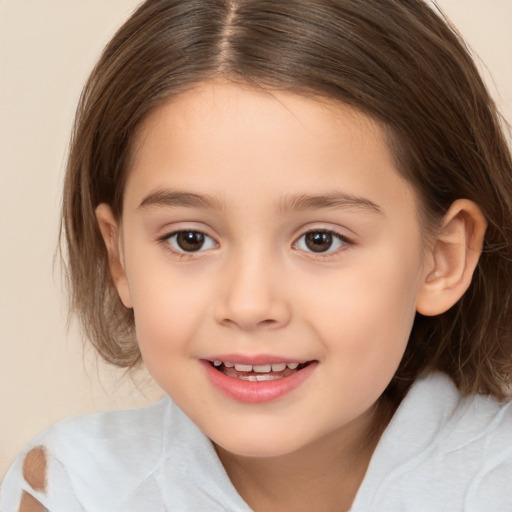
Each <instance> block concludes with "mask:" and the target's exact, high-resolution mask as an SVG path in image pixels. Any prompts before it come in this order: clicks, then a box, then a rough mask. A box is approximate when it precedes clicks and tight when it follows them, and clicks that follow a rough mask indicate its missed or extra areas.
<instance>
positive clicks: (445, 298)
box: [416, 199, 487, 316]
mask: <svg viewBox="0 0 512 512" xmlns="http://www.w3.org/2000/svg"><path fill="white" fill-rule="evenodd" d="M486 229H487V222H486V220H485V217H484V216H483V214H482V212H481V210H480V208H479V207H478V206H477V205H476V204H475V203H474V202H473V201H469V200H468V199H458V200H457V201H455V202H454V203H453V204H452V205H451V206H450V209H449V210H448V212H447V213H446V215H445V217H444V219H443V224H442V227H441V230H440V231H439V233H438V235H437V237H436V239H435V241H434V243H433V245H432V248H431V249H430V250H429V253H428V254H427V258H426V262H427V263H426V268H425V275H424V278H423V282H422V285H421V289H420V291H419V294H418V297H417V302H416V310H417V311H418V313H421V314H422V315H426V316H434V315H440V314H441V313H444V312H445V311H447V310H448V309H450V308H451V307H452V306H453V305H454V304H455V303H456V302H457V301H458V300H459V299H460V298H461V297H462V295H464V292H465V291H466V290H467V289H468V288H469V285H470V284H471V279H472V277H473V272H474V271H475V268H476V265H477V263H478V259H479V258H480V254H481V253H482V246H483V241H484V235H485V230H486Z"/></svg>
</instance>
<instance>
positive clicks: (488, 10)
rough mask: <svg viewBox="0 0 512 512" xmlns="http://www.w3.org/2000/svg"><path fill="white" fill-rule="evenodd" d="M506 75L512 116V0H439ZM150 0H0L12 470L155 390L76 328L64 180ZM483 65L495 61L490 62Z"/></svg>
mask: <svg viewBox="0 0 512 512" xmlns="http://www.w3.org/2000/svg"><path fill="white" fill-rule="evenodd" d="M438 3H439V5H440V6H441V7H442V8H443V9H444V10H445V12H446V13H447V14H448V15H449V16H450V18H451V19H452V21H453V22H454V23H455V25H456V26H458V28H459V30H460V31H461V33H462V34H463V35H464V36H465V37H466V39H467V41H468V42H469V44H470V46H471V47H472V48H473V49H474V51H475V52H476V53H477V54H478V56H479V58H480V60H481V61H482V62H485V65H486V66H487V68H488V70H489V71H490V73H491V74H492V76H493V78H494V82H492V81H491V79H490V77H489V73H488V70H487V69H485V70H484V72H485V75H486V77H487V79H488V80H489V84H490V86H491V89H492V91H493V94H494V95H495V97H496V99H497V100H498V102H499V103H500V104H501V105H502V108H503V111H504V113H505V115H506V117H507V118H508V119H509V121H510V120H511V119H512V66H511V65H510V62H511V61H512V31H511V30H510V26H511V25H512V0H439V2H438ZM137 4H138V0H0V205H1V206H0V478H2V477H3V475H4V473H5V471H6V470H7V467H8V464H9V463H10V462H11V461H12V459H13V458H14V456H15V454H16V453H17V452H18V451H19V450H20V449H21V448H22V446H23V445H24V444H25V443H26V442H27V441H28V440H30V439H31V438H32V437H33V436H34V435H35V434H37V433H38V432H40V431H41V430H42V429H44V428H45V427H46V426H48V425H49V424H51V423H53V422H55V421H57V420H59V419H61V418H64V417H66V416H70V415H74V414H80V413H84V412H89V411H93V410H102V409H108V408H119V407H131V406H134V405H140V404H144V403H148V402H150V401H153V400H155V399H156V398H157V397H158V396H159V395H160V392H159V391H158V390H157V389H156V388H155V387H154V385H152V384H151V383H150V381H149V379H148V378H147V376H145V375H144V374H141V373H139V374H137V375H136V376H135V377H134V378H129V377H128V378H127V377H123V373H122V372H120V371H116V370H114V369H112V368H109V367H106V366H105V365H104V364H103V363H101V362H99V361H97V359H96V357H95V355H94V354H93V353H92V352H91V351H90V350H87V349H86V351H85V354H84V353H83V351H82V344H81V339H80V335H79V333H78V332H77V330H76V327H74V326H71V329H70V330H69V331H68V332H67V331H66V307H65V298H64V295H63V293H62V291H61V287H60V282H59V269H58V265H57V266H56V267H55V270H53V258H54V253H55V248H56V241H57V226H58V211H59V201H60V187H61V181H62V177H63V168H64V162H65V156H66V146H67V141H68V137H69V131H70V126H71V123H72V118H73V113H74V108H75V105H76V102H77V100H78V96H79V93H80V90H81V87H82V84H83V83H84V81H85V79H86V77H87V75H88V72H89V70H90V69H91V67H92V65H93V63H94V62H95V60H96V58H97V57H98V55H99V53H100V51H101V49H102V47H103V46H104V44H105V43H106V42H107V40H108V39H109V38H110V36H111V35H112V34H113V32H114V31H115V29H116V28H117V27H118V26H119V25H120V24H121V22H122V21H123V20H124V19H125V18H126V16H127V15H128V14H129V13H130V12H131V10H132V9H133V8H134V7H135V6H136V5H137ZM482 67H484V65H483V64H482Z"/></svg>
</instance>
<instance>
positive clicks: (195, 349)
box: [118, 83, 426, 456]
mask: <svg viewBox="0 0 512 512" xmlns="http://www.w3.org/2000/svg"><path fill="white" fill-rule="evenodd" d="M176 233H178V234H176ZM173 234H174V235H173ZM120 245H121V251H122V259H123V265H124V269H125V271H126V279H125V278H124V277H121V279H120V280H119V281H118V289H119V290H120V294H121V297H122V299H123V301H124V303H125V305H127V306H129V307H133V308H134V312H135V320H136V328H137V336H138V340H139V344H140V350H141V352H142V355H143V359H144V361H145V363H146V365H147V367H148V369H149V371H150V372H151V374H152V375H153V376H154V378H155V379H156V380H157V381H158V383H159V384H160V385H161V387H162V388H163V389H164V390H165V391H166V392H167V393H168V394H169V395H171V397H172V398H173V399H174V400H175V401H176V402H177V403H178V405H180V407H181V408H182V409H183V410H184V411H185V412H186V413H187V414H188V415H189V416H190V417H191V418H192V419H193V420H194V421H195V422H196V423H197V424H198V425H199V426H200V428H201V429H202V430H203V431H204V432H205V433H206V434H207V435H208V436H209V437H210V438H211V439H212V440H213V441H215V442H216V443H217V444H219V445H221V446H222V447H224V448H225V449H227V450H228V451H230V452H233V453H235V454H245V455H259V456H272V455H279V454H285V453H290V452H293V451H295V450H298V449H300V448H302V447H306V446H307V445H309V444H310V443H313V442H315V441H318V440H320V439H321V438H323V437H324V436H326V435H327V434H331V436H330V437H332V435H334V436H335V437H336V436H340V437H341V438H342V437H343V436H346V435H349V433H350V431H351V430H353V429H355V430H356V431H360V429H361V428H362V427H364V426H366V425H368V424H369V422H370V416H371V411H372V406H373V405H374V404H375V402H376V400H377V399H378V397H379V395H380V394H381V393H382V392H383V390H384V388H385V387H386V386H387V384H388V383H389V381H390V379H391V378H392V376H393V374H394V372H395V370H396V368H397V366H398V364H399V362H400V360H401V358H402V355H403V352H404V349H405V347H406V344H407V340H408V337H409V334H410V330H411V326H412V323H413V319H414V315H415V310H416V300H417V297H418V294H419V290H420V288H421V285H422V283H423V281H424V280H425V270H424V269H425V264H424V261H425V258H426V256H425V252H424V247H423V246H424V244H423V237H422V230H421V226H420V224H419V221H418V213H417V204H416V198H415V194H414V192H413V191H412V190H411V188H410V187H409V186H408V184H407V183H406V182H405V181H404V180H403V179H402V178H401V177H400V176H399V174H398V172H397V171H396V169H395V166H394V162H393V158H392V155H391V153H390V150H389V149H388V147H387V146H386V143H385V142H384V138H383V132H382V131H381V129H380V128H379V126H378V125H377V124H376V123H374V122H372V121H371V120H370V119H368V118H366V117H364V116H362V115H361V114H358V113H356V112H354V111H352V110H350V109H349V108H348V107H344V106H340V105H337V106H336V105H333V104H327V103H326V102H323V103H322V102H317V101H313V100H310V99H306V98H304V97H300V96H296V95H292V94H288V93H275V94H270V93H265V92H261V91H255V90H252V89H245V88H240V87H237V86H234V85H226V84H220V83H217V84H205V85H202V86H200V87H198V88H196V89H194V90H192V91H190V92H188V93H186V94H184V95H182V96H180V97H178V98H177V99H175V100H174V101H173V102H171V103H170V104H168V105H167V106H165V107H163V108H161V109H159V110H158V111H156V112H155V113H154V114H153V115H152V116H151V117H150V118H149V119H148V120H147V122H146V123H145V125H144V126H143V128H142V129H141V131H140V132H139V134H138V137H137V140H136V145H135V153H134V159H133V165H132V167H131V169H130V171H129V175H128V180H127V184H126V190H125V199H124V211H123V217H122V224H121V240H120ZM214 361H222V362H228V363H241V364H251V363H252V364H253V365H258V366H262V367H263V368H258V369H259V370H262V371H263V373H257V372H253V373H251V374H248V373H244V372H240V373H237V372H234V370H233V369H232V368H231V369H226V368H225V366H224V365H221V366H219V367H218V369H216V368H215V367H214V366H213V362H214ZM294 362H296V363H306V362H308V363H309V364H308V365H306V367H305V368H303V369H300V368H301V367H300V366H299V369H297V370H295V371H292V369H287V370H285V372H284V374H291V375H289V376H287V377H283V372H275V373H272V372H271V373H270V374H269V373H265V370H268V367H267V368H265V366H266V365H268V364H272V363H273V364H275V365H276V366H275V369H276V370H280V368H281V367H282V365H283V363H294ZM292 366H293V365H292ZM221 372H227V373H229V374H231V375H233V374H235V376H225V375H223V374H222V373H221ZM249 375H251V376H252V378H255V377H256V376H257V375H259V376H266V377H262V378H264V379H267V380H263V381H258V382H251V381H248V380H244V379H243V378H239V377H248V376H249ZM274 377H280V378H275V379H274ZM260 378H261V377H260ZM268 379H271V380H268Z"/></svg>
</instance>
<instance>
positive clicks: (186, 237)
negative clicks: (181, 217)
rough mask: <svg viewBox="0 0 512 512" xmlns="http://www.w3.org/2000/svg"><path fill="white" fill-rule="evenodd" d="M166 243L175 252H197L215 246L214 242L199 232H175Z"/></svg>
mask: <svg viewBox="0 0 512 512" xmlns="http://www.w3.org/2000/svg"><path fill="white" fill-rule="evenodd" d="M167 243H168V244H169V245H170V246H171V247H172V248H173V249H174V250H175V251H177V252H198V251H204V250H206V249H212V248H213V247H215V246H216V244H215V242H214V241H213V240H212V239H211V238H210V237H209V236H207V235H205V234H204V233H201V231H177V232H175V233H173V234H172V235H171V236H169V237H168V238H167Z"/></svg>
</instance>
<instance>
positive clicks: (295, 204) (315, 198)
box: [279, 192, 384, 215]
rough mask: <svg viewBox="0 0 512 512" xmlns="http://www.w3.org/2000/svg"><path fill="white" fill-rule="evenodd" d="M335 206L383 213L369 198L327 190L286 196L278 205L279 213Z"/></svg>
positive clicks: (333, 207)
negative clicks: (320, 192) (324, 192)
mask: <svg viewBox="0 0 512 512" xmlns="http://www.w3.org/2000/svg"><path fill="white" fill-rule="evenodd" d="M335 208H353V209H357V210H362V211H368V212H373V213H378V214H380V215H384V213H383V211H382V209H381V208H380V207H379V206H378V205H377V204H375V203H374V202H373V201H370V200H369V199H365V198H363V197H357V196H354V195H351V194H347V193H345V192H329V193H327V194H321V195H307V194H301V195H297V196H287V197H285V198H283V199H282V201H281V203H280V205H279V211H280V212H281V213H283V212H286V211H307V210H321V209H335Z"/></svg>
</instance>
